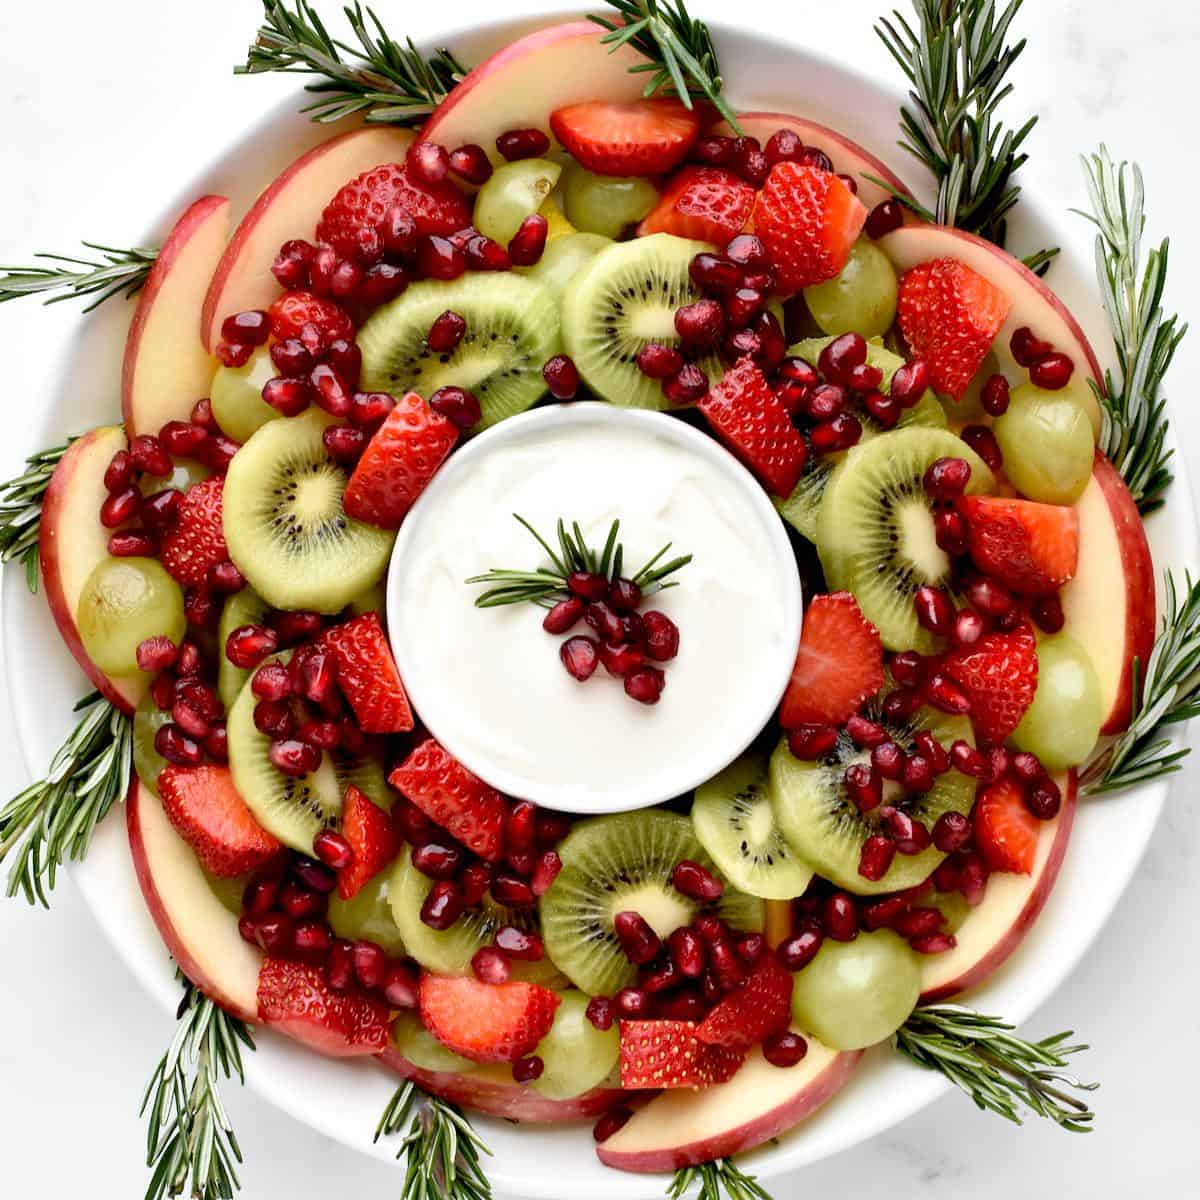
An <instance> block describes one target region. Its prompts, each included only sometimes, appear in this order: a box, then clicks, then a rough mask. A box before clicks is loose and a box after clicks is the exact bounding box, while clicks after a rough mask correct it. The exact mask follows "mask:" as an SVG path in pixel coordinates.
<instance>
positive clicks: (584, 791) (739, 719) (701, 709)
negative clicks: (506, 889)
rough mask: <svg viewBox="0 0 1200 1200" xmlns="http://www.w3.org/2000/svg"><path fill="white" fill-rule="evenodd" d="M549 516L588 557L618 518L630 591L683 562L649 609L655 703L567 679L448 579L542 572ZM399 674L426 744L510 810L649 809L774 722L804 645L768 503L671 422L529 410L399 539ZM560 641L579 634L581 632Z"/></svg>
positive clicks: (392, 597) (514, 623) (651, 416)
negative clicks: (657, 648) (660, 672)
mask: <svg viewBox="0 0 1200 1200" xmlns="http://www.w3.org/2000/svg"><path fill="white" fill-rule="evenodd" d="M514 513H519V514H520V515H521V516H522V517H524V518H525V519H526V520H528V521H529V522H530V523H531V524H532V525H533V527H534V528H535V529H537V530H538V532H539V533H541V534H542V535H543V536H544V537H546V538H547V540H548V541H549V542H550V544H551V545H554V544H555V541H554V536H553V533H554V529H555V525H556V523H557V521H558V519H559V517H562V518H564V519H565V520H567V521H568V522H570V521H578V522H579V525H580V527H581V528H582V530H583V533H584V536H585V538H586V539H587V541H588V542H589V544H590V545H592V546H594V547H595V548H596V549H597V550H599V549H600V548H601V547H602V545H603V542H604V538H605V536H606V535H607V532H608V528H609V526H610V524H611V523H612V521H613V520H614V519H615V518H619V519H620V521H621V529H620V540H621V542H622V543H623V544H624V547H625V567H626V571H627V573H629V574H632V573H633V572H634V571H636V569H637V568H638V567H640V566H641V565H642V563H643V562H645V560H646V559H647V558H649V557H650V556H651V555H653V554H654V553H656V552H657V551H658V550H659V548H660V547H661V546H663V545H664V544H666V543H667V542H671V543H672V548H671V551H670V557H674V556H675V555H678V554H686V553H690V554H692V555H694V558H693V560H692V562H691V563H690V564H688V565H687V566H686V567H684V568H683V569H682V570H681V571H679V572H678V573H677V574H676V575H674V576H673V577H672V578H674V579H675V580H677V581H678V585H679V586H677V587H673V588H669V589H667V590H665V591H663V592H661V593H658V594H655V595H653V596H651V597H649V599H648V600H647V601H646V602H645V603H644V604H643V607H642V610H641V611H642V612H646V611H648V610H649V609H652V608H656V609H659V610H661V611H662V612H665V613H666V614H667V615H668V616H669V617H670V618H671V619H672V620H673V621H674V622H675V623H676V625H678V627H679V631H680V649H679V655H678V657H676V658H675V659H673V660H671V661H670V662H668V663H664V664H661V665H662V667H663V669H664V670H665V674H666V687H665V689H664V691H663V694H662V697H661V699H660V700H659V702H658V704H657V705H653V706H648V705H643V704H638V703H636V702H635V701H633V700H631V699H630V698H629V697H628V696H626V695H625V692H624V689H623V686H622V681H621V680H620V679H617V678H613V677H612V676H610V675H608V673H607V672H606V671H605V670H604V668H603V666H600V667H598V668H597V670H596V673H595V674H594V675H593V676H592V677H591V679H589V680H587V681H586V682H582V683H581V682H578V681H576V680H575V679H573V678H572V677H571V676H570V675H569V674H567V672H566V670H565V669H564V667H563V665H562V662H561V661H560V659H559V646H560V645H561V643H562V642H563V641H564V640H565V637H566V636H568V635H562V636H558V637H555V636H551V635H550V634H548V633H546V632H545V631H544V630H543V629H542V618H543V617H544V615H545V612H544V610H543V609H541V608H538V607H536V606H535V605H533V604H528V603H524V604H514V605H509V606H505V607H500V608H487V609H481V608H477V607H475V599H476V597H478V596H479V595H480V594H481V593H482V592H483V591H484V590H486V589H485V588H484V587H482V586H480V585H470V586H469V585H467V584H466V583H465V582H464V581H465V580H466V579H467V578H468V577H470V576H474V575H480V574H482V573H483V572H485V571H487V570H490V569H492V568H514V569H520V570H534V569H537V568H538V567H542V566H549V565H550V563H549V560H548V558H547V556H546V554H545V551H543V550H542V549H541V547H540V546H538V544H537V543H536V542H535V541H534V540H533V538H532V537H531V536H530V534H529V533H528V531H527V530H525V529H524V528H522V526H521V525H520V524H519V523H518V522H517V521H516V520H514V518H513V514H514ZM388 619H389V626H390V635H391V639H392V646H393V650H394V652H395V655H396V661H397V665H398V666H399V669H400V674H401V677H402V678H403V680H404V684H405V687H406V688H407V689H408V693H409V697H410V699H411V701H412V704H413V707H414V708H415V709H416V711H417V713H418V714H419V715H420V717H421V720H422V721H423V722H424V723H425V725H426V726H427V727H428V728H429V730H430V732H431V733H432V734H433V735H434V736H435V737H436V738H437V739H438V740H439V741H440V742H441V743H442V744H443V745H444V746H445V747H446V748H447V749H448V750H449V751H450V752H451V753H452V754H453V755H454V756H455V757H456V758H458V759H459V761H460V762H462V763H464V764H465V765H466V766H467V767H469V768H470V769H471V770H472V771H474V772H475V773H476V774H477V775H479V776H480V777H481V778H483V779H485V780H487V781H488V782H489V783H491V784H492V785H494V786H495V787H497V788H499V789H500V790H501V791H503V792H506V793H507V794H509V795H511V796H517V797H520V798H523V799H529V800H536V801H537V802H538V803H540V804H544V805H548V806H551V807H554V808H558V809H563V810H566V811H570V812H612V811H619V810H624V809H631V808H638V807H643V806H645V805H649V804H656V803H659V802H661V801H663V800H666V799H669V798H671V797H672V796H677V795H681V794H683V793H685V792H687V791H689V790H690V789H692V788H693V787H695V786H696V785H697V784H699V783H702V782H703V781H704V780H705V779H708V778H709V777H711V776H712V775H714V774H715V773H716V772H717V771H719V770H721V769H722V768H723V767H724V766H726V765H727V764H728V763H729V762H731V761H732V760H733V759H734V758H736V757H737V755H738V754H740V753H741V752H742V751H743V750H744V749H745V748H746V747H747V746H748V745H749V743H750V741H751V740H752V739H753V738H754V736H755V735H756V734H757V733H758V732H759V730H760V729H762V727H763V726H764V725H765V724H766V723H767V721H768V720H769V719H770V718H771V714H772V713H773V711H774V709H775V707H776V705H777V704H778V702H779V699H780V697H781V696H782V694H783V690H784V688H785V686H786V684H787V681H788V678H789V677H790V674H791V668H792V664H793V662H794V660H795V656H796V647H797V645H798V643H799V637H800V620H801V596H800V582H799V576H798V573H797V569H796V563H795V559H794V557H793V555H792V552H791V547H790V545H789V542H788V538H787V535H786V533H785V532H784V527H783V523H782V521H781V520H780V519H779V516H778V514H777V513H776V512H775V510H774V508H773V507H772V505H771V503H770V501H769V499H768V498H767V496H766V493H765V492H764V491H763V489H762V488H761V486H760V485H759V484H758V483H757V482H756V481H755V480H754V479H753V478H752V477H751V476H750V474H749V473H748V472H747V471H746V470H745V468H743V467H742V466H741V464H740V463H738V462H737V461H736V460H735V459H734V458H733V457H732V455H730V454H729V453H728V452H727V451H726V450H725V449H724V448H722V447H721V446H720V445H718V444H717V443H716V442H714V441H713V440H712V439H710V438H708V437H706V436H705V435H704V434H701V433H699V432H697V431H696V430H695V429H692V428H691V427H690V426H688V425H686V424H685V423H684V422H682V421H680V420H678V419H677V418H674V417H669V416H664V415H661V414H658V413H646V412H635V411H631V410H626V409H620V408H614V407H612V406H611V405H607V404H596V403H589V404H576V405H572V406H560V407H552V408H545V409H538V410H536V411H534V412H531V413H527V414H525V415H523V416H519V417H515V418H513V419H511V420H508V421H504V422H502V423H501V424H500V425H498V426H496V427H495V428H494V429H492V430H489V431H488V432H486V433H483V434H481V435H480V436H479V437H477V438H475V439H474V440H473V441H472V442H471V443H469V444H468V445H467V446H465V447H464V448H463V449H462V450H460V451H459V452H458V453H457V454H455V455H454V456H453V457H452V458H451V460H450V461H449V463H448V464H447V465H446V466H445V467H444V468H443V469H442V470H441V471H440V472H439V473H438V474H437V475H436V476H435V477H434V480H433V482H432V483H431V484H430V486H429V487H428V488H427V489H426V491H425V493H424V494H423V495H422V497H421V499H420V500H419V501H418V503H417V504H416V505H415V506H414V508H413V509H412V511H411V512H410V513H409V515H408V517H407V518H406V520H405V522H404V525H403V526H402V527H401V530H400V535H399V537H398V539H397V541H396V549H395V552H394V554H393V558H392V566H391V572H390V575H389V579H388ZM571 633H579V634H587V635H591V634H592V630H591V629H590V628H589V627H588V626H586V625H585V624H583V623H582V622H581V623H580V624H579V626H578V627H577V629H575V630H572V631H571Z"/></svg>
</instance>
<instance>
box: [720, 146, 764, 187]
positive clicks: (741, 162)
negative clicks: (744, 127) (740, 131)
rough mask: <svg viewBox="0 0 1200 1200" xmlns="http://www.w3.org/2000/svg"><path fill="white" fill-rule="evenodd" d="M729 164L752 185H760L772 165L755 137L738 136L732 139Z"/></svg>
mask: <svg viewBox="0 0 1200 1200" xmlns="http://www.w3.org/2000/svg"><path fill="white" fill-rule="evenodd" d="M730 165H731V166H732V167H733V169H734V171H736V172H737V174H739V175H740V176H741V177H742V178H743V179H744V180H745V181H746V182H747V183H748V184H750V185H751V186H752V187H759V186H761V184H762V183H763V182H764V181H765V180H766V178H767V175H768V174H769V173H770V170H771V166H772V164H771V163H769V162H768V161H767V156H766V155H765V154H764V153H763V149H762V143H761V142H760V141H759V140H758V138H756V137H739V138H736V139H735V140H734V143H733V159H732V161H731V163H730Z"/></svg>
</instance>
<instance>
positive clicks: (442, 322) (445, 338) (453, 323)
mask: <svg viewBox="0 0 1200 1200" xmlns="http://www.w3.org/2000/svg"><path fill="white" fill-rule="evenodd" d="M466 332H467V322H466V321H465V320H464V318H463V317H461V316H460V315H459V314H458V313H456V312H451V311H450V310H449V309H447V311H446V312H444V313H442V315H441V316H440V317H438V318H437V320H435V321H434V323H433V324H432V325H431V326H430V327H429V333H428V334H427V335H426V337H425V342H426V345H428V347H429V349H430V350H432V351H433V352H434V353H435V354H451V353H453V352H454V351H455V350H457V349H458V344H459V342H461V341H462V340H463V335H464V334H465V333H466Z"/></svg>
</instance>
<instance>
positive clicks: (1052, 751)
mask: <svg viewBox="0 0 1200 1200" xmlns="http://www.w3.org/2000/svg"><path fill="white" fill-rule="evenodd" d="M1037 656H1038V682H1037V692H1036V693H1035V695H1034V697H1033V703H1032V704H1031V705H1030V706H1029V708H1028V710H1027V711H1026V713H1025V715H1024V717H1022V718H1021V723H1020V725H1018V726H1017V728H1016V731H1015V732H1014V733H1013V735H1012V741H1013V745H1014V746H1016V747H1017V748H1018V749H1020V750H1028V751H1030V752H1031V753H1033V754H1036V755H1037V756H1038V758H1039V759H1041V762H1042V766H1044V767H1045V768H1046V769H1047V770H1048V771H1063V770H1066V768H1067V767H1077V766H1079V764H1080V763H1082V762H1084V761H1085V760H1086V759H1087V757H1088V755H1089V754H1091V752H1092V750H1093V748H1094V747H1095V745H1096V741H1097V739H1098V738H1099V737H1100V726H1101V724H1102V723H1103V721H1104V711H1103V709H1104V705H1103V701H1102V699H1101V696H1100V681H1099V679H1098V678H1097V677H1096V668H1095V667H1094V666H1093V665H1092V660H1091V657H1090V656H1089V655H1088V652H1087V651H1086V650H1085V649H1084V648H1083V647H1082V646H1081V645H1080V644H1079V643H1078V642H1077V641H1076V640H1075V639H1074V638H1073V637H1071V635H1070V634H1068V633H1059V634H1056V635H1055V636H1054V637H1044V638H1041V639H1040V640H1039V642H1038V650H1037Z"/></svg>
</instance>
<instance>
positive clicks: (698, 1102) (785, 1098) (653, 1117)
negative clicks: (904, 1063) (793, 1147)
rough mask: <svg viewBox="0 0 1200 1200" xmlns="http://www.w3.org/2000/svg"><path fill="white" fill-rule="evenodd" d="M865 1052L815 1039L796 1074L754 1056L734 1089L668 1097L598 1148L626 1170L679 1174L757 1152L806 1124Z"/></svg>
mask: <svg viewBox="0 0 1200 1200" xmlns="http://www.w3.org/2000/svg"><path fill="white" fill-rule="evenodd" d="M861 1057H862V1052H861V1051H853V1052H849V1053H845V1052H839V1051H836V1050H830V1049H829V1048H828V1047H827V1046H823V1045H821V1043H820V1042H818V1041H816V1040H815V1039H814V1038H811V1037H810V1038H808V1054H807V1055H805V1057H804V1059H803V1060H802V1061H801V1062H799V1063H798V1064H797V1065H796V1066H794V1067H787V1068H781V1067H773V1066H771V1064H770V1063H768V1062H767V1060H766V1059H765V1058H763V1056H762V1051H761V1049H755V1050H752V1051H751V1052H750V1055H749V1057H748V1058H747V1059H746V1061H745V1063H743V1064H742V1067H741V1069H740V1070H739V1071H738V1073H737V1074H736V1075H735V1076H734V1077H733V1078H732V1079H731V1080H730V1081H729V1082H728V1083H722V1084H718V1085H717V1086H715V1087H710V1088H702V1089H700V1090H698V1091H690V1090H684V1089H681V1090H678V1091H668V1092H662V1093H660V1094H659V1095H658V1096H656V1097H655V1098H654V1099H653V1100H651V1101H650V1103H649V1104H647V1105H646V1106H645V1107H644V1108H642V1109H639V1110H638V1111H637V1112H636V1113H635V1114H634V1115H633V1117H632V1118H631V1119H630V1120H629V1122H628V1123H627V1124H626V1125H625V1126H624V1127H623V1128H622V1129H619V1130H618V1131H617V1132H616V1133H614V1134H613V1135H612V1137H610V1138H609V1139H608V1140H607V1141H606V1142H603V1143H601V1144H600V1145H599V1146H597V1147H596V1153H597V1154H598V1155H599V1156H600V1161H601V1162H603V1163H605V1164H607V1165H608V1166H610V1167H616V1168H618V1169H619V1170H622V1171H674V1170H676V1169H677V1168H679V1167H686V1166H692V1165H695V1164H696V1163H702V1162H708V1161H710V1160H712V1159H715V1158H724V1157H726V1156H728V1155H730V1154H738V1153H740V1152H741V1151H743V1150H751V1149H753V1148H754V1147H755V1146H759V1145H761V1144H762V1143H763V1142H766V1141H769V1140H770V1139H771V1138H773V1137H778V1136H779V1134H781V1133H784V1132H785V1131H787V1130H788V1129H791V1128H792V1127H793V1126H794V1125H798V1124H799V1123H800V1122H801V1121H803V1120H804V1118H805V1117H807V1116H808V1115H809V1114H811V1113H813V1112H815V1111H816V1110H817V1109H818V1108H820V1107H821V1105H822V1104H824V1103H825V1101H826V1100H828V1099H829V1098H830V1097H831V1096H833V1095H834V1093H835V1092H837V1091H838V1090H839V1089H840V1088H841V1086H842V1084H844V1083H845V1082H846V1080H847V1079H849V1078H850V1075H851V1074H852V1073H853V1071H854V1068H855V1067H856V1066H857V1065H858V1060H859V1059H860V1058H861Z"/></svg>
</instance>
